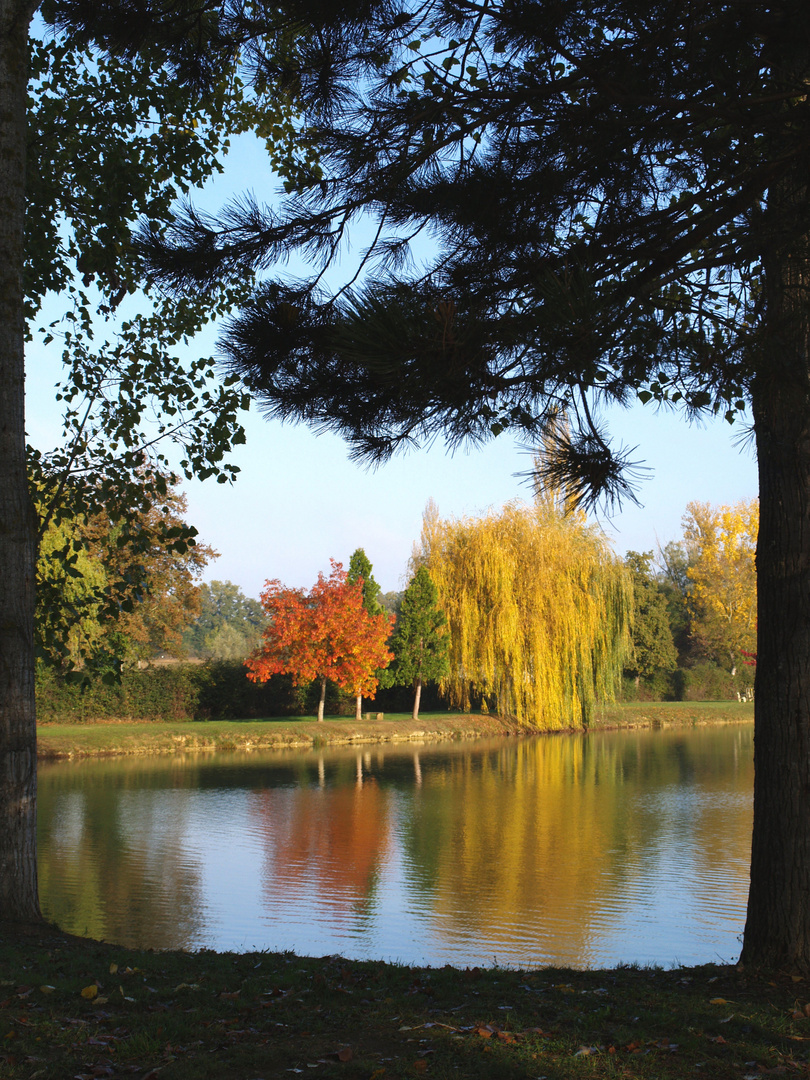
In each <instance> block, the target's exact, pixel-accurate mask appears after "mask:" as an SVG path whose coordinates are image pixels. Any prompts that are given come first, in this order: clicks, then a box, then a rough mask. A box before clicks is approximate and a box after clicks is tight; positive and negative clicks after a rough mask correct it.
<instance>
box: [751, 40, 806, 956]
mask: <svg viewBox="0 0 810 1080" xmlns="http://www.w3.org/2000/svg"><path fill="white" fill-rule="evenodd" d="M790 51H791V47H790V44H789V42H784V43H782V44H781V45H780V46H779V49H778V52H779V54H780V57H787V58H788V63H790ZM793 51H794V52H795V46H794V47H793ZM796 62H797V63H800V64H801V65H802V67H803V68H806V57H804V56H800V57H798V58H797V60H796ZM808 199H810V188H808V173H807V166H806V164H805V163H803V162H801V161H799V162H798V163H797V164H795V165H793V166H792V171H791V172H790V173H789V174H788V175H787V176H786V177H783V178H782V179H780V181H779V182H778V183H776V184H775V185H774V187H773V188H772V190H771V191H770V192H769V195H768V207H767V210H766V212H765V215H764V222H763V224H764V229H763V232H764V235H765V236H766V237H767V241H768V246H767V249H766V250H765V251H764V253H763V267H764V271H765V279H764V300H765V311H766V314H765V322H764V336H763V341H762V352H761V355H760V356H759V357H758V358H757V375H756V378H755V380H754V382H753V384H752V406H753V412H754V426H755V431H756V442H757V455H758V467H759V490H760V518H759V538H758V542H757V620H758V632H757V668H756V693H755V734H754V829H753V839H752V851H751V888H750V892H749V899H748V917H747V921H746V926H745V935H744V944H743V954H742V960H743V962H744V963H745V964H750V965H754V966H764V967H769V968H777V967H778V968H781V969H784V970H787V971H791V972H796V973H805V974H810V226H809V225H808V213H807V208H808Z"/></svg>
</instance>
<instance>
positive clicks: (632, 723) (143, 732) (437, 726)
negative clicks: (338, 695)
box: [38, 701, 754, 758]
mask: <svg viewBox="0 0 810 1080" xmlns="http://www.w3.org/2000/svg"><path fill="white" fill-rule="evenodd" d="M372 715H374V714H372ZM753 718H754V707H753V705H752V704H747V705H740V704H738V703H737V702H730V701H719V702H717V701H711V702H681V701H676V702H660V701H657V702H633V703H631V704H622V705H611V706H605V707H604V708H602V709H600V710H599V712H598V714H597V717H596V718H595V720H594V723H593V725H592V730H594V731H604V730H610V729H612V728H634V727H642V728H643V727H657V726H668V725H680V724H686V725H693V724H706V723H738V722H742V721H747V720H753ZM516 733H518V729H517V728H516V727H515V726H514V725H513V724H510V723H508V722H505V721H501V720H499V719H497V718H496V717H493V716H488V715H481V714H471V713H449V712H442V713H426V714H425V715H424V716H420V718H419V720H418V721H413V720H412V719H411V715H410V713H400V714H385V717H384V719H382V720H376V719H370V718H369V719H364V720H363V722H362V723H360V724H358V723H357V722H356V720H355V719H354V717H353V716H352V717H340V718H331V719H327V720H325V721H324V722H323V723H322V724H319V723H318V722H317V721H316V720H315V719H314V718H312V717H301V718H294V717H271V718H268V719H266V720H207V721H199V720H195V721H185V722H183V721H174V722H172V721H167V722H155V721H152V722H128V721H117V722H113V721H99V722H98V723H83V724H42V725H40V727H39V730H38V745H39V754H40V756H41V757H48V758H58V757H84V756H97V755H103V754H170V753H177V752H188V751H199V750H260V749H283V748H289V747H301V748H302V749H308V748H312V747H319V746H326V745H330V744H333V745H345V744H351V743H355V744H363V743H380V742H409V741H418V742H432V741H441V740H443V739H471V738H483V737H486V738H491V737H493V736H497V735H515V734H516ZM523 734H531V732H530V731H528V730H527V729H523Z"/></svg>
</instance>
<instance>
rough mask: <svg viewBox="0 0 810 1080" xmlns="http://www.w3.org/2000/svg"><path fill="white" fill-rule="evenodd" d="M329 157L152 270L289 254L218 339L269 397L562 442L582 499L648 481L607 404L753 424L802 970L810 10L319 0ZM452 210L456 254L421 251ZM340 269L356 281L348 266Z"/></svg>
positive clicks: (809, 536) (780, 900)
mask: <svg viewBox="0 0 810 1080" xmlns="http://www.w3.org/2000/svg"><path fill="white" fill-rule="evenodd" d="M297 11H298V13H299V15H300V17H301V18H302V19H306V18H309V20H310V23H311V26H312V28H313V30H314V32H313V33H312V34H302V35H301V36H300V42H301V45H300V48H299V51H298V56H297V57H296V62H295V63H294V64H293V68H294V70H295V75H296V78H297V79H298V81H299V84H300V86H301V88H302V95H303V98H304V100H305V102H306V104H307V107H308V111H309V121H310V128H309V131H310V132H311V133H312V134H315V133H317V138H318V140H319V145H320V147H321V150H322V153H321V158H320V161H319V165H318V168H317V169H313V170H312V171H311V173H310V175H309V176H308V177H307V178H305V179H304V181H303V182H302V183H299V184H297V185H293V190H291V192H290V194H291V198H290V200H289V201H288V202H287V203H286V204H285V205H283V206H282V207H281V209H280V210H279V211H273V212H270V211H267V212H264V211H262V210H261V209H260V208H259V207H258V206H257V205H256V204H255V202H252V203H251V204H250V205H249V206H247V207H245V208H244V212H242V213H238V214H236V215H234V214H231V215H230V216H229V217H228V219H227V220H226V221H225V223H224V225H218V224H217V223H216V222H214V221H211V220H209V219H204V218H201V217H200V216H199V215H196V216H195V215H190V216H187V217H186V218H185V219H184V220H183V221H181V222H180V223H179V224H178V227H177V228H176V229H175V230H174V232H173V233H172V232H171V231H169V232H165V233H163V234H161V235H151V236H148V237H147V240H149V241H150V242H151V247H152V251H153V265H154V268H155V272H156V273H158V274H159V275H161V276H162V278H163V280H164V281H165V282H166V283H168V284H170V285H173V286H174V287H176V288H178V289H180V290H189V291H191V290H194V289H203V290H204V289H206V288H209V287H210V285H211V284H212V283H213V282H215V281H216V280H218V278H219V277H220V276H221V275H222V273H223V271H224V270H225V269H227V268H229V267H233V266H234V265H236V264H237V263H239V262H240V261H243V260H245V259H247V260H248V262H249V263H250V264H251V265H259V266H261V267H268V266H269V265H270V264H271V263H272V261H273V260H274V259H276V258H279V259H282V260H286V259H287V258H288V257H289V255H290V250H291V248H295V249H297V250H299V251H300V252H301V253H302V254H303V255H304V256H305V258H306V259H308V260H309V259H317V258H318V257H319V256H320V257H321V258H322V260H324V261H326V262H333V263H336V262H337V257H338V255H339V254H341V253H342V252H341V243H342V241H343V240H344V238H350V233H351V231H352V225H353V224H354V223H355V222H359V221H360V220H362V222H363V225H364V227H365V228H367V223H368V220H369V216H371V217H372V218H375V219H376V230H375V231H372V243H371V246H370V250H364V252H363V254H362V255H361V256H360V258H359V260H358V262H359V265H358V263H355V264H354V265H352V266H351V267H350V269H349V272H348V275H347V276H346V278H344V280H342V281H339V280H335V279H330V278H328V277H327V276H325V274H324V268H323V265H317V266H314V267H313V272H312V274H311V275H310V277H309V278H308V279H306V280H303V281H296V282H292V283H291V282H290V281H289V280H287V279H284V278H282V277H280V276H276V278H275V280H269V281H267V282H266V283H265V285H264V286H263V287H262V289H261V290H260V291H258V292H257V294H256V295H255V297H254V299H253V300H252V302H251V303H250V304H249V305H248V306H247V307H246V308H245V309H244V310H243V311H242V313H241V314H240V316H239V317H238V318H237V319H235V320H234V321H233V322H232V324H231V326H230V328H229V331H228V333H227V336H226V339H225V342H224V347H225V351H226V354H227V356H228V358H229V362H230V365H231V367H232V368H233V370H234V371H236V372H237V373H239V374H240V376H241V377H242V378H243V379H244V381H245V384H246V385H247V386H248V387H249V388H250V389H251V390H252V391H253V392H254V393H256V394H257V395H258V396H259V398H260V400H262V402H263V405H264V407H265V409H266V410H267V411H268V412H269V413H270V414H276V415H281V416H284V417H287V418H292V417H295V418H300V419H303V420H305V421H306V422H308V423H311V424H314V425H316V426H318V427H331V428H333V429H334V430H337V431H340V432H342V433H343V434H344V435H346V437H347V438H348V439H349V440H350V441H351V443H352V444H353V447H354V449H355V452H356V453H357V454H358V455H361V456H366V457H371V458H376V459H382V458H385V457H386V456H387V455H388V454H390V453H391V452H392V451H393V450H394V449H396V448H397V447H398V446H401V445H403V444H407V443H409V442H412V441H414V440H418V439H420V438H421V439H425V438H427V439H429V438H431V437H432V436H436V435H441V436H443V437H445V438H447V439H448V440H449V441H450V443H451V444H452V443H458V442H460V441H463V440H465V439H469V440H480V439H484V438H488V437H489V436H490V435H492V434H497V433H498V432H500V431H503V430H504V429H505V428H510V429H514V430H517V431H518V432H522V433H526V434H528V435H529V436H530V437H532V438H537V437H538V436H541V435H542V433H543V432H544V430H546V429H547V428H548V425H549V422H550V421H552V422H553V421H554V419H555V417H556V416H557V414H558V413H559V411H560V410H565V411H567V412H568V414H569V416H570V417H571V418H572V425H571V428H570V430H569V431H568V432H567V433H566V432H560V433H559V437H558V438H555V439H553V440H552V442H551V443H550V446H549V450H550V452H549V453H548V454H547V455H546V459H545V462H544V465H543V474H544V478H545V480H546V481H548V480H551V481H553V482H554V483H555V484H558V483H560V482H561V481H564V482H566V483H567V484H568V490H569V491H570V493H571V494H572V495H573V496H574V497H577V498H579V499H581V500H585V501H588V500H592V499H595V498H598V497H599V495H600V493H601V494H602V495H604V496H605V497H606V498H607V499H608V501H610V500H611V499H615V498H617V497H621V496H622V495H626V494H628V493H631V492H632V486H631V483H630V481H631V480H632V472H628V469H632V465H633V454H632V451H631V450H628V449H626V448H622V447H618V448H617V447H613V446H611V443H610V439H609V437H608V433H607V431H606V429H605V425H604V423H602V422H600V418H599V413H598V408H599V406H600V404H602V403H604V402H606V401H607V402H615V403H619V404H622V403H627V402H634V401H637V400H639V399H640V400H641V401H645V402H646V401H651V402H656V401H658V402H666V403H668V404H670V405H676V406H681V407H683V408H684V410H685V412H686V413H687V415H689V416H694V415H696V414H698V413H700V412H701V411H709V412H711V413H713V414H715V415H719V416H725V417H726V418H727V419H729V420H730V421H734V420H735V418H737V417H738V416H739V415H740V414H741V413H742V412H743V411H745V410H746V409H748V408H749V407H750V414H751V416H752V417H753V429H754V436H755V440H756V446H757V454H758V467H759V478H760V492H759V494H760V511H761V519H760V530H759V540H758V549H757V569H758V576H759V584H760V588H759V591H758V600H757V604H758V612H757V624H758V646H757V650H756V651H757V657H758V662H757V675H756V680H757V685H756V725H757V736H756V739H755V759H756V769H755V776H756V779H755V792H754V830H753V843H752V861H751V890H750V894H749V908H748V918H747V922H746V929H745V935H744V948H743V959H744V961H745V962H746V963H748V964H766V965H770V966H771V967H774V968H785V969H789V970H792V971H798V972H800V973H801V972H803V973H804V974H810V845H808V842H807V838H808V836H810V800H808V799H807V794H806V793H807V791H808V790H809V789H810V439H808V438H807V431H808V430H810V179H808V178H810V149H809V148H810V96H808V94H807V85H808V81H810V5H808V4H807V3H806V0H733V2H732V0H695V2H690V3H682V2H680V0H610V2H608V0H588V2H585V0H571V2H570V3H548V4H540V3H520V2H511V0H494V2H492V3H487V4H476V3H470V2H468V0H426V2H425V3H421V4H418V5H399V4H396V3H393V4H392V3H388V2H387V0H386V2H384V0H380V2H371V3H363V4H355V3H349V4H346V5H340V6H339V7H338V8H337V9H334V8H331V7H328V6H327V7H326V8H325V7H324V5H323V4H322V3H320V2H316V0H301V3H299V4H298V5H297ZM426 233H432V234H433V235H434V236H435V237H436V238H437V241H438V245H437V251H436V254H435V257H431V256H430V255H428V256H427V258H426V259H424V260H412V259H411V258H410V255H411V241H412V239H413V238H414V237H416V236H418V235H422V234H426ZM327 282H329V283H330V285H332V286H334V288H333V289H330V288H329V287H327Z"/></svg>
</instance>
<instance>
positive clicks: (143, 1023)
mask: <svg viewBox="0 0 810 1080" xmlns="http://www.w3.org/2000/svg"><path fill="white" fill-rule="evenodd" d="M0 976H2V978H0V1076H2V1077H3V1080H35V1078H36V1080H71V1078H77V1080H91V1078H98V1077H137V1078H138V1080H158V1078H160V1080H206V1078H209V1077H210V1078H212V1080H213V1078H217V1080H220V1078H228V1080H268V1078H270V1077H285V1078H287V1077H293V1076H295V1075H302V1076H311V1077H315V1078H318V1077H320V1078H323V1080H337V1078H340V1080H393V1078H398V1077H408V1078H413V1077H420V1076H424V1077H435V1078H444V1080H450V1078H454V1080H456V1078H465V1077H469V1078H476V1080H485V1078H493V1080H494V1078H496V1077H497V1078H501V1080H503V1078H507V1080H511V1078H515V1080H517V1078H518V1077H520V1078H538V1080H539V1078H542V1077H546V1078H548V1080H568V1078H572V1080H573V1078H580V1077H582V1078H586V1077H587V1078H602V1077H604V1078H619V1077H623V1078H639V1080H642V1078H649V1080H665V1078H670V1077H672V1078H680V1077H683V1078H686V1077H689V1078H691V1080H694V1078H695V1077H701V1076H703V1077H707V1078H709V1077H711V1078H717V1080H725V1078H728V1080H732V1078H733V1080H748V1078H754V1077H762V1076H767V1075H784V1076H807V1073H808V1061H809V1060H810V1055H809V1054H808V1050H809V1049H810V1019H808V1014H810V987H808V985H807V984H806V983H805V982H804V981H803V980H800V979H793V978H791V977H790V976H787V975H783V974H775V975H767V974H759V973H749V972H746V971H742V970H739V969H737V968H735V967H716V966H713V965H707V966H705V967H697V968H679V969H676V970H671V971H664V970H660V969H650V970H646V969H634V968H619V969H617V970H613V971H585V972H578V971H567V970H553V969H539V970H535V971H512V970H503V969H478V968H473V969H472V970H457V969H454V968H450V967H444V968H439V969H425V968H408V967H402V966H397V965H391V964H384V963H380V962H362V963H360V962H352V961H349V960H345V959H342V958H341V957H338V956H329V957H325V958H321V959H312V958H307V957H301V956H297V955H294V954H291V953H282V954H276V953H252V954H244V955H235V954H224V953H223V954H218V953H212V952H200V953H180V952H171V953H169V952H166V953H156V952H135V951H132V950H128V949H124V948H120V947H117V946H115V945H109V944H101V943H98V942H93V941H84V940H81V939H78V938H70V937H65V936H63V935H61V934H59V933H58V932H57V931H55V930H52V929H50V928H47V929H45V930H43V931H42V932H40V933H37V934H31V935H25V934H22V933H20V932H19V930H18V929H17V928H14V927H9V926H5V927H3V925H2V924H0Z"/></svg>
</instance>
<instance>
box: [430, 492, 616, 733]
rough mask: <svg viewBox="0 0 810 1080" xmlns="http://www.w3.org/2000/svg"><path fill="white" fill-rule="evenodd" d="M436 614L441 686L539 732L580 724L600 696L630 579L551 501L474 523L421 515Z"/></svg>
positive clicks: (453, 696) (457, 700) (592, 534)
mask: <svg viewBox="0 0 810 1080" xmlns="http://www.w3.org/2000/svg"><path fill="white" fill-rule="evenodd" d="M416 559H417V561H420V562H423V563H425V564H426V565H427V566H428V568H429V570H430V576H431V577H432V579H433V581H434V582H435V584H436V588H437V589H438V593H439V605H440V606H441V608H442V610H443V611H444V612H445V613H446V615H447V621H448V626H449V631H450V648H449V659H450V668H449V672H448V674H447V675H446V676H445V677H444V678H443V679H442V680H441V682H440V688H441V690H442V692H443V693H445V694H447V695H448V697H449V698H450V700H451V702H452V703H453V704H455V705H458V706H460V707H462V708H469V707H470V700H471V696H472V695H473V694H476V695H480V696H481V697H482V699H484V700H485V703H489V702H491V703H492V707H493V708H495V709H496V710H497V712H498V713H499V714H500V715H502V716H510V717H513V718H514V719H515V720H517V721H518V723H520V724H522V725H524V726H526V727H536V728H540V729H552V728H569V727H579V726H581V725H583V724H587V723H588V721H589V720H590V718H591V717H592V715H593V711H594V707H595V705H596V703H597V702H598V701H604V700H611V699H612V698H613V697H614V694H615V690H616V688H617V686H618V685H619V682H620V680H621V674H622V666H623V663H624V659H625V655H626V653H627V650H628V647H629V640H630V638H629V630H630V619H631V611H632V583H631V581H630V578H629V575H628V573H627V571H626V569H625V568H624V567H623V565H622V564H621V562H620V561H619V560H618V559H616V558H615V557H614V555H613V554H612V552H611V550H610V548H609V547H608V545H607V543H606V541H605V540H604V538H603V537H602V536H601V534H600V533H599V532H598V531H597V530H596V529H594V528H591V527H588V526H587V525H586V523H585V520H584V517H583V516H582V515H581V514H577V513H573V514H569V515H565V514H564V513H563V512H562V511H561V510H560V509H559V507H558V506H557V505H556V504H555V503H554V502H553V500H551V499H540V500H538V501H537V502H536V503H534V504H533V505H524V504H522V503H519V502H513V503H509V504H508V505H507V506H505V507H503V509H502V510H499V511H494V510H492V511H489V512H488V513H487V514H485V515H484V516H483V517H479V518H461V519H455V518H449V519H448V520H445V521H443V520H442V519H441V518H440V517H439V515H438V512H437V511H436V509H435V507H434V506H433V505H432V504H429V506H428V508H427V510H426V511H425V515H424V519H423V524H422V538H421V551H420V552H419V553H418V554H417V556H416Z"/></svg>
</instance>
